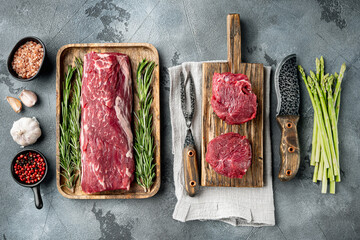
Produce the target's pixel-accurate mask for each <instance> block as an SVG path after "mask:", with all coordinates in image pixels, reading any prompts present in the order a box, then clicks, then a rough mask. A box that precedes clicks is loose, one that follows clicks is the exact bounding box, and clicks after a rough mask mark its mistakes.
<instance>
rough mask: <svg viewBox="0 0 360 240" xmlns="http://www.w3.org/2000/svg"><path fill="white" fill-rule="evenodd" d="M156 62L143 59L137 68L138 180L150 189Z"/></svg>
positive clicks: (152, 173)
mask: <svg viewBox="0 0 360 240" xmlns="http://www.w3.org/2000/svg"><path fill="white" fill-rule="evenodd" d="M154 68H155V62H153V61H148V60H146V59H143V60H142V61H141V62H140V63H139V66H138V69H137V78H136V82H137V95H138V97H139V105H140V109H139V110H138V111H137V112H136V113H135V117H136V119H137V125H136V127H135V144H134V149H135V160H136V172H135V175H136V181H137V183H138V184H139V185H140V186H142V187H143V188H144V191H145V192H148V191H150V188H151V185H152V184H153V182H154V178H155V166H156V164H155V163H154V150H155V147H154V139H153V136H152V114H151V113H150V109H151V103H152V101H153V98H152V91H151V87H150V86H151V81H152V74H153V71H154Z"/></svg>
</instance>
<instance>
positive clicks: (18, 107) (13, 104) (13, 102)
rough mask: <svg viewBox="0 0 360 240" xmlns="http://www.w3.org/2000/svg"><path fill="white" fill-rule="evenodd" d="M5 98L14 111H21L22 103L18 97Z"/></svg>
mask: <svg viewBox="0 0 360 240" xmlns="http://www.w3.org/2000/svg"><path fill="white" fill-rule="evenodd" d="M6 100H7V101H8V103H9V104H10V106H11V107H12V109H13V110H14V111H15V112H16V113H19V112H21V109H22V105H21V102H20V101H19V99H17V98H14V97H6Z"/></svg>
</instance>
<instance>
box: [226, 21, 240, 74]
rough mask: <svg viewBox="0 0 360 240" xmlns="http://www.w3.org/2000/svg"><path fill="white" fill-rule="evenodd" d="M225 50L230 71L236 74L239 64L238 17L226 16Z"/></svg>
mask: <svg viewBox="0 0 360 240" xmlns="http://www.w3.org/2000/svg"><path fill="white" fill-rule="evenodd" d="M227 49H228V62H229V67H230V71H231V72H232V73H238V72H239V70H240V63H241V27H240V15H239V14H229V15H227Z"/></svg>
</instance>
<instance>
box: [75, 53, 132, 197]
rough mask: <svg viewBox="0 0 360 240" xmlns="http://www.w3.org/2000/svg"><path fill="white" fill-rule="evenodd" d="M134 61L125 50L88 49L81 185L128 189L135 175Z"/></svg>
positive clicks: (83, 89)
mask: <svg viewBox="0 0 360 240" xmlns="http://www.w3.org/2000/svg"><path fill="white" fill-rule="evenodd" d="M132 102H133V93H132V80H131V68H130V61H129V57H128V56H127V55H124V54H121V53H88V54H86V55H85V57H84V74H83V79H82V87H81V101H80V104H81V132H80V147H81V188H82V191H84V192H85V193H94V192H101V191H106V190H116V189H126V190H129V188H130V183H131V182H132V180H133V179H134V170H135V163H134V158H133V134H132V132H131V117H132Z"/></svg>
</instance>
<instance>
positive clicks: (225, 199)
mask: <svg viewBox="0 0 360 240" xmlns="http://www.w3.org/2000/svg"><path fill="white" fill-rule="evenodd" d="M189 71H191V74H192V76H193V79H194V84H195V91H196V104H195V113H194V117H193V121H192V129H191V130H192V133H193V136H194V140H195V143H196V150H197V153H198V154H197V156H198V163H200V161H199V160H200V157H201V155H200V153H201V152H200V149H201V148H200V145H201V98H202V93H201V90H202V62H186V63H183V64H181V65H178V66H175V67H171V68H169V73H170V96H169V105H170V118H171V124H172V152H173V154H174V184H175V195H176V198H177V200H178V202H177V203H176V206H175V210H174V213H173V218H174V219H175V220H178V221H181V222H185V221H191V220H219V221H223V222H226V223H229V224H231V225H234V226H255V227H261V226H273V225H275V208H274V197H273V186H272V184H273V183H272V173H271V167H272V166H271V165H272V159H271V139H270V126H269V124H270V123H269V111H270V110H269V109H270V98H269V95H270V72H271V68H270V67H264V80H265V84H264V85H265V91H264V94H265V99H264V103H265V107H264V109H265V116H264V119H265V122H264V187H262V188H237V187H200V191H199V193H198V194H197V195H195V196H194V197H189V196H188V195H187V194H186V191H185V188H184V168H183V161H182V151H183V146H184V141H185V136H186V129H187V128H186V124H185V119H184V117H183V113H182V110H181V101H180V72H183V74H184V76H185V79H186V77H187V75H188V72H189ZM199 169H200V164H199Z"/></svg>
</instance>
